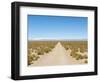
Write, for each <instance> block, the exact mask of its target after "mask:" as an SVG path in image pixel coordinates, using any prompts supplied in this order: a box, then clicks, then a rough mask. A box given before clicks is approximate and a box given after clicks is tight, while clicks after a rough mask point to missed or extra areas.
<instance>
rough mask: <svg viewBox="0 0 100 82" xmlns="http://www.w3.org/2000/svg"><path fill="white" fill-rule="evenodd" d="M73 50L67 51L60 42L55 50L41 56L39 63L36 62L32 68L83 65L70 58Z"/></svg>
mask: <svg viewBox="0 0 100 82" xmlns="http://www.w3.org/2000/svg"><path fill="white" fill-rule="evenodd" d="M70 53H71V50H65V48H64V47H63V46H62V45H61V43H60V42H58V43H57V45H56V46H55V48H54V49H53V50H52V51H51V52H49V53H47V54H45V55H41V56H40V58H39V59H38V60H37V61H34V63H33V64H31V65H30V66H56V65H72V64H82V61H78V60H76V59H74V58H72V57H71V56H70Z"/></svg>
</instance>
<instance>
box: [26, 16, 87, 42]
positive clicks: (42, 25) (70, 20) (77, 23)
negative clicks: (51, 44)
mask: <svg viewBox="0 0 100 82" xmlns="http://www.w3.org/2000/svg"><path fill="white" fill-rule="evenodd" d="M87 24H88V18H87V17H70V16H45V15H44V16H43V15H28V40H41V39H68V40H69V39H75V40H77V39H78V40H79V39H81V40H82V39H83V40H84V39H87V36H88V33H87V32H88V31H87V26H88V25H87Z"/></svg>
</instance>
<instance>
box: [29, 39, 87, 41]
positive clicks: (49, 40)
mask: <svg viewBox="0 0 100 82" xmlns="http://www.w3.org/2000/svg"><path fill="white" fill-rule="evenodd" d="M29 41H87V39H33V40H29Z"/></svg>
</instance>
